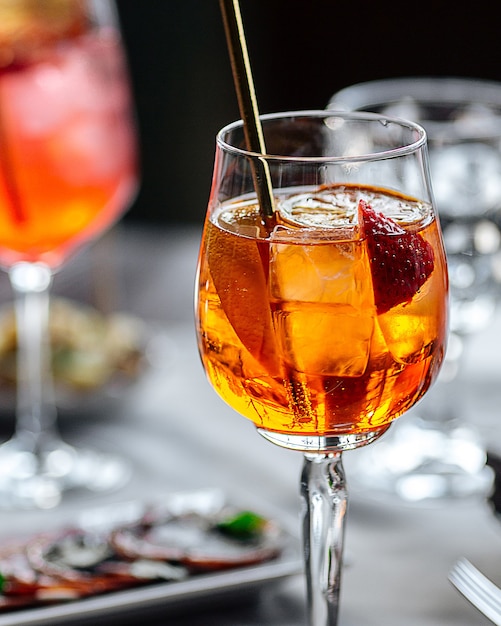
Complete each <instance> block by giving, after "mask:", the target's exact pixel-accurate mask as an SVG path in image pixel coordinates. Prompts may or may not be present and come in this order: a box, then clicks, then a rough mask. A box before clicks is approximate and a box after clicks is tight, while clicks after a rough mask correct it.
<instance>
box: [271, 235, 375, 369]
mask: <svg viewBox="0 0 501 626" xmlns="http://www.w3.org/2000/svg"><path fill="white" fill-rule="evenodd" d="M269 284H270V295H271V301H272V303H273V304H272V306H273V310H274V324H275V329H276V331H277V332H278V335H279V340H280V343H281V348H282V352H283V354H284V355H285V359H286V361H287V362H288V363H289V364H290V365H291V366H292V367H294V368H295V369H297V370H298V371H302V372H306V373H309V374H317V375H330V376H360V375H361V374H363V372H364V371H365V368H366V366H367V360H368V357H369V350H370V341H371V336H372V332H373V326H374V315H375V307H374V297H373V292H372V283H371V280H370V269H369V264H368V259H367V255H366V252H365V248H364V245H363V243H362V242H361V241H360V240H359V239H358V228H357V227H356V226H352V227H351V228H349V227H347V226H346V225H344V226H340V227H338V228H329V229H325V230H324V229H309V228H305V229H297V230H295V231H292V234H291V232H290V231H277V232H276V233H274V235H273V242H272V244H271V246H270V278H269Z"/></svg>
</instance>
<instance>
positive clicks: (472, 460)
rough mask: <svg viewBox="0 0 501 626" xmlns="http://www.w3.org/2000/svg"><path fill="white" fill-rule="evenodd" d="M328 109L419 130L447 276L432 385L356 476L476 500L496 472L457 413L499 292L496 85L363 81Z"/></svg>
mask: <svg viewBox="0 0 501 626" xmlns="http://www.w3.org/2000/svg"><path fill="white" fill-rule="evenodd" d="M328 107H329V108H331V109H342V110H363V111H375V112H379V113H385V114H388V115H393V116H397V117H400V118H404V119H410V120H413V121H417V122H419V123H420V124H422V125H423V126H424V127H425V129H426V131H427V135H428V146H429V152H430V169H431V175H432V183H433V190H434V195H435V200H436V204H437V208H438V211H439V214H440V220H441V225H442V231H443V235H444V241H445V245H446V250H447V257H448V266H449V280H450V300H451V308H450V336H449V344H448V349H447V355H446V360H445V364H444V367H443V369H442V372H441V374H440V377H439V379H438V384H437V385H436V386H435V388H434V389H432V390H431V392H430V393H429V394H428V396H427V397H426V399H425V400H424V401H423V402H422V403H421V404H420V405H419V406H418V407H417V408H416V409H415V410H414V411H413V412H411V415H410V416H409V417H411V416H412V419H409V420H407V421H406V422H404V423H401V424H400V423H398V424H397V425H396V427H395V429H394V430H393V431H392V432H391V433H390V434H389V435H387V437H386V438H383V440H381V442H378V444H377V445H376V446H373V448H372V449H371V450H370V451H368V452H367V454H366V455H365V456H363V458H362V455H360V458H359V463H358V466H357V469H356V471H354V479H356V480H357V481H358V482H359V483H360V484H362V485H365V486H369V485H370V487H371V489H376V490H382V491H386V492H389V493H393V494H396V495H398V496H399V497H401V498H403V499H404V500H408V501H421V500H430V499H435V500H436V499H450V498H458V497H467V496H475V495H481V496H483V495H485V494H486V493H488V492H489V490H490V488H491V485H492V480H493V475H492V471H491V469H490V468H489V467H488V466H487V464H486V461H487V455H486V449H485V446H484V443H483V441H482V438H481V436H480V435H479V432H478V430H477V428H476V427H475V425H474V423H473V420H472V419H471V416H469V415H466V414H465V413H464V408H463V405H464V397H463V396H462V394H461V391H462V388H463V387H464V385H462V384H461V363H462V360H463V358H464V353H465V350H467V348H468V342H467V339H468V338H469V337H471V336H472V335H474V334H475V333H478V332H480V331H482V330H483V329H485V328H486V327H487V326H488V325H489V323H490V322H491V320H492V317H493V315H494V313H495V310H496V305H497V301H498V298H499V285H500V283H501V235H500V229H499V227H500V217H501V83H496V82H492V81H482V80H476V79H468V78H440V77H437V78H421V77H408V78H397V79H385V80H378V81H369V82H366V83H359V84H356V85H352V86H349V87H347V88H345V89H342V90H341V91H339V92H338V93H336V94H334V96H333V97H332V98H331V100H330V102H329V104H328ZM376 456H377V459H375V458H374V457H376ZM376 460H377V462H375V461H376Z"/></svg>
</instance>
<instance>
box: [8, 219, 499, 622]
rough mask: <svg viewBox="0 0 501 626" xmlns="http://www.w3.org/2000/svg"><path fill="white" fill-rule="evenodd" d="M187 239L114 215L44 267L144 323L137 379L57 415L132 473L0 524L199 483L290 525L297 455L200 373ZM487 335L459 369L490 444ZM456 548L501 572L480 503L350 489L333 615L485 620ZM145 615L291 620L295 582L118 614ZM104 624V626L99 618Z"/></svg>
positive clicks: (55, 518)
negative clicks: (96, 403)
mask: <svg viewBox="0 0 501 626" xmlns="http://www.w3.org/2000/svg"><path fill="white" fill-rule="evenodd" d="M199 237H200V231H199V229H191V228H185V227H171V228H168V229H167V228H166V229H160V228H159V229H139V228H137V227H136V228H132V227H130V226H128V227H124V226H122V227H119V228H118V229H117V230H116V231H115V232H114V233H112V234H111V235H109V236H108V237H106V238H105V239H104V240H103V241H102V242H101V243H100V244H97V246H95V247H94V248H93V249H92V251H88V252H85V253H83V254H81V255H80V256H79V257H77V258H76V259H75V260H74V261H72V262H71V263H70V264H69V265H68V267H67V268H65V269H64V270H63V271H62V272H61V273H60V275H58V276H57V278H56V281H55V291H56V292H57V293H62V294H64V295H69V296H71V297H78V298H84V299H90V300H93V301H95V302H97V303H98V304H99V306H102V307H103V308H105V309H106V308H109V309H117V308H119V309H123V310H126V311H128V312H131V313H134V314H136V315H139V316H141V317H142V318H143V319H145V320H147V321H148V323H149V324H150V327H151V331H152V336H153V337H154V341H153V343H152V348H153V351H152V355H151V366H150V368H149V369H148V371H147V373H146V374H145V376H144V377H143V378H142V379H141V380H140V381H139V382H138V384H137V385H135V386H133V387H132V388H131V389H129V390H127V391H126V392H125V393H124V394H123V395H122V396H121V397H119V398H118V399H117V400H115V401H113V402H105V403H103V407H102V409H103V410H102V411H97V412H96V411H95V407H94V410H93V411H92V412H89V413H88V414H86V413H85V411H82V410H81V411H79V412H78V411H77V412H75V413H71V412H68V413H63V414H62V415H61V419H60V422H61V429H62V431H63V434H64V436H65V437H66V438H67V439H68V440H69V441H71V442H77V443H81V442H85V443H86V444H89V443H90V444H91V445H98V446H99V447H101V448H110V449H112V450H114V451H115V452H118V453H119V454H121V455H123V456H124V457H126V458H128V459H129V461H130V463H131V464H132V467H133V475H132V478H131V480H130V482H129V483H128V485H127V486H126V487H124V488H123V489H122V490H120V491H118V492H116V493H113V494H109V495H106V496H103V495H101V496H90V495H84V496H81V497H75V496H72V497H69V498H68V499H67V500H66V501H65V502H64V503H63V504H62V505H61V506H60V507H59V508H58V509H56V510H52V511H43V512H22V513H12V512H5V511H3V512H0V519H1V527H0V535H1V536H8V535H11V534H12V533H13V532H14V531H16V532H24V531H26V532H28V531H30V530H31V529H34V528H52V527H56V526H58V525H62V524H64V523H66V522H69V521H71V520H72V519H74V517H75V515H76V514H77V513H79V512H81V511H82V510H85V509H88V508H90V507H93V506H99V505H102V504H107V503H109V502H124V501H127V500H131V499H136V498H140V499H144V500H148V498H157V497H158V496H159V495H160V494H162V493H166V494H168V493H170V492H173V491H179V490H184V489H199V488H205V487H221V488H222V489H224V490H225V491H227V492H228V494H229V495H230V496H231V497H233V496H236V497H237V498H238V499H239V500H240V501H243V502H246V501H247V502H249V503H252V504H257V505H260V504H262V505H263V506H266V507H267V508H269V509H270V510H274V511H276V512H277V513H278V514H279V515H280V518H281V519H282V520H283V521H284V523H285V524H287V525H290V527H292V528H296V527H297V533H298V534H299V496H298V493H299V474H300V467H301V456H300V455H299V454H297V453H294V452H290V451H287V450H283V449H280V448H276V447H274V446H272V445H271V444H269V443H267V442H265V441H264V440H262V439H261V438H260V437H259V436H258V435H257V434H256V433H255V432H254V429H253V427H252V425H251V424H250V423H249V422H247V421H246V420H245V419H243V418H241V417H239V416H238V415H236V414H235V413H234V412H233V411H232V410H231V409H229V408H228V407H227V406H225V405H224V404H223V402H222V401H221V400H220V399H219V398H218V397H217V396H216V394H215V393H214V392H213V391H212V389H211V388H210V387H209V385H208V383H207V382H206V379H205V375H204V373H203V371H202V367H201V365H200V362H199V357H198V354H197V350H196V341H195V336H194V329H193V313H192V302H193V282H194V272H195V265H196V257H197V249H198V243H199ZM104 268H106V271H104ZM0 296H1V297H2V298H3V299H4V300H5V299H8V297H9V290H8V287H6V286H5V285H3V286H2V285H0ZM500 334H501V325H500V323H499V320H496V321H495V323H494V324H493V325H492V327H491V328H489V329H488V330H486V331H485V332H483V333H482V334H481V335H479V337H477V338H475V340H474V342H473V343H472V345H471V346H470V349H469V350H468V356H467V359H466V361H467V362H466V367H465V374H464V375H465V377H466V380H467V382H468V385H467V388H468V402H467V404H468V406H469V407H470V408H472V409H474V411H473V412H472V413H470V419H472V420H475V422H476V424H477V426H479V428H481V431H482V433H483V435H484V436H485V437H486V438H488V439H489V442H490V444H491V445H492V446H493V447H494V449H495V448H496V447H497V448H500V449H501V444H497V440H499V439H500V434H501V425H499V424H498V420H497V417H498V407H499V400H500V398H501V387H500V384H499V380H500V367H499V363H500V361H501V356H500V355H499V350H498V349H497V348H495V345H496V343H495V341H494V340H493V337H494V336H500ZM497 345H499V343H497ZM463 385H465V386H466V383H463ZM403 419H405V417H404V418H403ZM4 429H5V424H4ZM356 454H363V451H353V452H350V453H347V454H346V455H345V458H346V461H345V466H346V470H347V474H348V481H349V478H350V459H351V456H350V455H356ZM461 555H466V556H468V557H469V558H471V559H472V560H473V561H474V562H475V563H476V564H477V565H479V566H480V567H481V568H482V569H483V570H484V571H485V572H486V573H487V574H489V575H491V576H492V577H493V578H495V579H497V581H498V582H500V583H501V526H500V524H499V522H498V521H497V520H496V519H495V517H494V516H493V514H492V511H491V508H490V507H489V506H488V505H487V504H486V503H485V502H483V501H460V502H453V503H447V504H440V503H438V504H436V505H414V506H412V505H408V504H404V503H401V502H399V501H397V500H392V499H390V498H387V497H383V496H379V497H378V496H377V494H373V493H368V492H367V491H364V490H363V489H354V490H353V491H352V493H351V498H350V505H349V512H348V520H347V531H346V569H345V572H344V579H343V589H342V616H341V626H369V625H370V626H383V625H384V626H404V625H405V626H472V625H474V624H475V625H478V626H481V625H483V624H487V623H488V621H487V620H486V619H485V618H483V617H482V616H480V615H479V614H478V613H477V612H476V611H475V610H474V609H473V608H472V607H471V606H470V605H469V604H468V603H467V602H466V601H465V600H464V599H463V598H462V597H461V596H459V594H458V593H457V592H456V591H455V590H454V589H453V588H452V586H451V585H450V583H449V582H448V581H447V572H448V570H449V568H450V566H451V565H452V564H453V562H454V561H455V560H456V558H458V557H459V556H461ZM96 617H97V618H98V617H99V615H98V616H96ZM145 620H147V622H148V624H150V625H152V626H153V625H157V624H158V625H159V626H160V625H162V626H163V625H165V624H182V625H183V626H202V625H203V626H266V625H267V624H270V625H271V624H273V625H274V626H278V625H284V626H285V625H287V626H296V625H297V626H299V625H304V623H305V618H304V588H303V580H302V577H301V576H300V575H297V576H292V577H290V578H288V579H287V580H285V581H283V582H282V583H280V584H279V585H273V586H270V588H269V589H266V588H264V589H263V590H262V591H261V593H259V594H258V595H257V596H256V597H254V596H252V597H249V598H248V600H247V601H244V599H243V598H242V597H239V598H238V601H232V598H231V597H230V598H227V599H225V600H224V602H220V603H216V605H215V606H205V605H203V606H202V605H200V606H197V603H196V602H194V603H191V604H190V606H189V607H184V608H183V609H182V612H180V613H179V612H177V613H176V612H171V611H170V610H169V607H165V609H164V610H156V611H154V612H150V611H147V607H145V612H144V615H139V616H138V615H136V614H134V615H131V616H130V617H127V615H125V616H124V615H123V614H122V615H121V616H120V618H119V619H118V621H117V623H119V624H121V626H126V625H127V624H131V625H132V624H133V625H136V624H137V625H139V624H143V623H144V622H145ZM68 623H74V624H80V621H79V620H78V619H73V620H72V621H71V622H68ZM81 623H82V624H83V623H84V622H83V621H82V622H81ZM85 623H87V622H85ZM106 623H108V624H112V623H113V620H112V618H111V617H109V618H107V620H106Z"/></svg>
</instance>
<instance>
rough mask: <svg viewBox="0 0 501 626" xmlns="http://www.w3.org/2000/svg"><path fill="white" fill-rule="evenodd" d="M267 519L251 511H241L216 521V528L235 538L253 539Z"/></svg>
mask: <svg viewBox="0 0 501 626" xmlns="http://www.w3.org/2000/svg"><path fill="white" fill-rule="evenodd" d="M266 523H267V520H266V519H265V518H264V517H261V516H260V515H257V513H253V512H252V511H241V512H239V513H237V514H236V515H233V516H232V517H228V518H226V519H224V520H221V521H220V522H218V523H217V525H216V528H217V529H218V530H219V531H220V532H222V533H223V534H225V535H228V536H230V537H233V538H235V539H242V540H244V539H254V538H255V537H257V536H259V535H260V534H261V533H262V531H263V529H264V527H265V526H266Z"/></svg>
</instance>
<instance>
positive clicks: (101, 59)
mask: <svg viewBox="0 0 501 626" xmlns="http://www.w3.org/2000/svg"><path fill="white" fill-rule="evenodd" d="M83 7H84V5H82V4H80V3H73V2H69V3H61V2H57V1H56V0H47V1H46V2H44V3H39V6H38V7H37V6H36V4H35V5H33V4H30V5H26V6H25V5H23V4H22V3H14V4H13V5H12V7H10V6H5V5H2V6H1V7H0V8H1V14H0V18H2V19H4V21H3V24H2V25H0V263H1V264H2V265H3V266H10V265H12V264H13V263H14V262H18V261H28V262H33V261H43V262H44V263H46V264H47V265H50V266H52V267H55V266H58V265H60V264H61V262H62V261H63V260H64V259H65V257H66V256H67V254H68V253H69V252H70V251H71V250H73V249H74V248H75V247H76V246H78V245H79V244H80V243H81V242H82V241H84V240H87V239H89V238H91V237H93V236H95V235H98V234H100V233H101V232H102V231H103V230H104V229H105V228H106V227H108V226H109V225H110V224H111V223H113V222H114V221H116V219H117V217H118V215H119V214H120V213H121V212H123V211H124V210H125V209H126V207H127V206H128V204H129V202H130V197H131V193H132V192H133V189H134V187H135V185H136V163H135V137H134V128H133V124H131V121H130V119H129V116H130V95H129V89H128V81H127V78H126V73H125V67H124V60H123V51H122V49H121V47H120V46H121V44H120V41H119V35H118V33H117V32H116V30H114V29H111V28H101V29H94V30H92V31H91V30H89V28H88V25H87V16H86V14H85V12H84V10H83ZM49 18H50V20H49Z"/></svg>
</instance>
